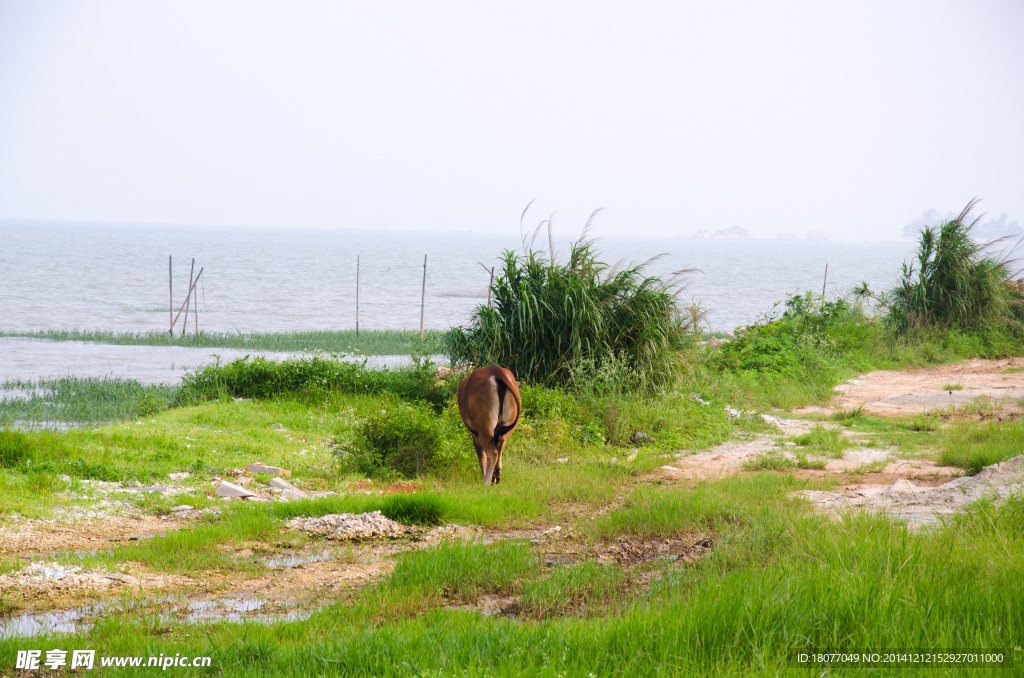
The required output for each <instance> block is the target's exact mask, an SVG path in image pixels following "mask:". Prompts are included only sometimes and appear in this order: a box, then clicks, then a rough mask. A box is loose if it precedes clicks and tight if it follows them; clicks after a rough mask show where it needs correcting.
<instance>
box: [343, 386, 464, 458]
mask: <svg viewBox="0 0 1024 678" xmlns="http://www.w3.org/2000/svg"><path fill="white" fill-rule="evenodd" d="M451 423H452V422H451V421H450V416H449V417H443V416H438V415H437V414H435V413H434V410H433V408H431V407H430V406H429V405H427V404H426V403H423V402H416V401H414V402H406V401H403V400H401V399H400V398H398V397H397V396H394V395H388V396H386V397H384V398H383V399H382V400H381V401H380V408H379V410H375V411H373V412H372V413H371V414H370V415H369V416H368V417H367V418H366V419H365V421H364V422H363V423H362V424H361V425H360V426H359V429H358V433H359V439H358V440H357V441H356V443H355V445H354V448H355V449H353V450H350V451H349V456H350V457H351V462H352V463H353V464H354V466H355V468H354V469H353V470H357V471H359V472H361V473H365V474H367V475H377V476H379V475H382V474H383V475H385V476H386V475H388V473H389V472H391V473H395V474H398V475H399V476H402V477H406V478H411V477H414V476H416V475H419V474H421V473H423V472H424V471H427V470H433V469H438V468H440V467H443V466H445V465H446V464H447V463H449V462H450V461H451V460H452V458H453V456H454V450H452V449H451V448H452V447H453V445H452V444H451V442H452V441H450V440H449V435H450V434H451V433H454V431H453V430H452V428H453V427H452V426H451Z"/></svg>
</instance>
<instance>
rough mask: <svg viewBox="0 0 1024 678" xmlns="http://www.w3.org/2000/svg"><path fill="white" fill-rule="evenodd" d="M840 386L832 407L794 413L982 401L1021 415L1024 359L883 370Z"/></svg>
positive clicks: (916, 410)
mask: <svg viewBox="0 0 1024 678" xmlns="http://www.w3.org/2000/svg"><path fill="white" fill-rule="evenodd" d="M1007 370H1020V371H1019V372H1007ZM950 387H952V388H950ZM958 387H959V388H958ZM836 390H837V391H838V392H839V393H838V394H837V395H836V397H835V398H833V399H832V402H831V403H830V404H829V406H828V407H819V406H811V407H805V408H801V409H797V410H794V411H793V413H794V414H796V415H804V414H830V413H832V412H834V411H835V410H836V409H839V408H844V409H847V410H851V409H853V408H856V407H863V408H864V411H865V412H866V413H869V414H876V415H881V416H885V417H908V416H913V415H916V414H921V413H923V412H934V411H942V410H951V409H953V408H967V409H973V408H978V407H979V405H981V406H982V407H983V408H984V409H986V410H991V411H992V413H993V414H994V415H997V416H1006V415H1007V414H1019V413H1020V412H1021V407H1020V405H1019V404H1018V403H1017V402H1016V401H1017V400H1020V399H1022V398H1024V358H1008V359H1005V360H981V359H976V360H967V361H964V362H961V363H955V364H953V365H941V366H939V367H929V368H925V369H920V370H900V371H894V370H880V371H877V372H869V373H867V374H865V375H862V376H860V377H857V378H856V379H851V380H850V381H849V382H847V383H845V384H841V385H840V386H838V387H837V389H836Z"/></svg>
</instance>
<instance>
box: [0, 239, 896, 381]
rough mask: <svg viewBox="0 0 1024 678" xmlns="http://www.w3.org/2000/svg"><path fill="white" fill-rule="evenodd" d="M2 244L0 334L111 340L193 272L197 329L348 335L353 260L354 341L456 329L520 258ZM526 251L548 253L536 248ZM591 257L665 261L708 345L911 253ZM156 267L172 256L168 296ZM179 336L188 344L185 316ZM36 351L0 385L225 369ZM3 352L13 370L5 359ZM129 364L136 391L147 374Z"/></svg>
mask: <svg viewBox="0 0 1024 678" xmlns="http://www.w3.org/2000/svg"><path fill="white" fill-rule="evenodd" d="M555 235H556V240H555V251H556V256H558V257H559V258H564V257H565V256H566V255H567V253H568V249H569V241H568V237H571V236H575V233H572V234H564V235H563V236H562V237H558V236H559V235H560V234H558V233H556V234H555ZM540 240H543V243H541V242H539V241H540ZM0 243H2V244H0V274H2V275H0V280H2V284H0V307H2V309H3V316H2V318H0V330H8V331H11V330H14V331H28V330H45V329H54V328H64V329H84V330H109V331H117V332H151V331H166V330H167V329H168V327H169V325H170V316H171V313H170V310H171V309H172V308H173V311H174V313H175V314H176V313H177V312H178V309H179V307H180V305H181V303H182V302H183V301H184V300H185V296H186V290H187V288H188V281H189V275H190V271H191V269H192V259H193V258H194V259H195V268H194V272H195V273H196V274H197V273H198V272H199V270H200V268H202V271H203V274H202V277H201V278H199V283H198V285H197V287H196V290H197V293H198V303H199V309H198V310H199V314H198V315H199V317H198V323H199V328H200V329H201V330H205V331H210V332H289V331H301V330H348V329H354V328H355V324H356V277H357V258H358V278H359V326H360V329H364V330H370V329H418V328H419V327H420V319H421V304H422V320H423V325H424V326H425V327H426V328H428V329H444V328H448V327H452V326H454V325H463V324H466V323H468V322H470V320H471V318H472V314H473V310H474V309H475V308H476V307H477V306H478V305H480V304H486V303H487V288H488V283H489V280H490V269H491V268H492V267H493V268H494V269H495V272H496V273H497V274H500V271H501V266H502V256H503V253H504V252H505V251H507V250H508V251H513V252H517V253H522V247H523V245H522V241H521V238H520V235H519V234H518V233H510V234H504V235H494V234H482V233H426V232H417V231H412V230H394V231H390V230H389V231H364V230H341V229H339V230H329V229H323V230H315V229H305V228H277V229H270V228H240V227H239V228H226V227H220V228H201V227H186V226H180V227H171V226H151V225H138V226H132V225H105V224H60V223H16V222H5V223H0ZM536 246H537V247H538V248H540V249H543V251H544V254H545V255H546V254H547V250H548V241H547V238H546V234H544V235H543V237H542V238H539V239H538V242H537V243H536ZM595 246H596V248H597V249H598V251H599V253H600V259H601V260H602V261H605V262H607V263H608V264H610V265H612V264H615V263H617V262H620V261H622V263H623V264H626V265H628V264H630V263H641V262H644V261H646V260H648V259H650V258H651V257H655V256H657V255H662V254H663V255H664V256H662V257H660V258H658V259H656V260H654V261H652V262H650V263H649V264H648V265H647V266H646V271H647V273H649V274H651V275H658V276H662V277H667V276H669V275H670V274H671V273H672V272H673V271H677V270H680V269H695V270H694V271H693V272H691V273H689V274H685V275H684V276H683V278H682V282H683V283H685V288H684V289H682V290H681V291H680V293H679V294H680V299H681V300H682V302H683V304H684V305H690V304H692V303H697V304H699V305H700V306H701V307H702V308H703V309H704V310H705V311H707V317H708V327H707V329H710V330H714V331H731V330H732V329H734V328H735V327H736V326H738V325H745V324H748V323H750V322H753V321H755V320H756V319H757V318H758V317H759V316H760V315H762V314H764V313H766V312H768V311H770V309H771V308H772V305H773V304H774V303H775V302H778V301H780V300H782V299H784V298H785V296H786V295H788V294H791V293H794V292H797V291H805V290H814V291H815V292H816V293H820V292H821V289H822V285H823V283H824V284H826V294H827V295H828V296H830V297H832V296H838V295H842V294H845V293H848V292H849V290H850V288H851V287H852V286H853V285H855V284H860V283H861V282H867V283H868V284H869V286H870V288H871V289H872V290H875V291H880V290H883V289H887V288H889V287H891V286H892V285H893V284H894V283H895V281H896V277H897V275H898V273H899V270H900V265H901V263H902V262H903V261H905V260H906V259H907V258H908V257H909V256H910V255H911V254H912V248H913V244H912V243H854V242H833V241H782V240H695V239H688V238H680V237H663V238H623V237H608V238H603V239H599V240H598V241H597V243H596V245H595ZM168 256H171V257H173V259H172V264H173V270H172V273H173V296H172V292H171V289H170V287H169V280H168ZM424 257H426V276H425V278H424ZM826 264H827V265H828V279H827V282H826V281H825V267H826ZM424 280H425V283H424ZM424 300H425V303H423V302H424ZM181 322H182V320H181V319H179V320H178V325H177V328H178V329H179V331H180V328H181ZM188 322H189V331H190V332H191V331H192V330H193V329H194V323H195V317H194V313H190V314H189V321H188ZM62 343H63V342H62ZM36 346H38V348H34V347H33V345H31V344H26V343H24V342H10V341H7V342H2V343H0V379H9V378H15V377H23V376H25V375H28V374H33V373H34V374H38V375H40V376H41V375H43V374H46V375H49V376H54V375H55V374H66V373H73V372H75V371H76V369H75V367H76V366H80V368H81V369H80V370H77V371H84V372H88V373H89V374H96V373H107V374H114V375H115V376H132V374H131V373H132V371H133V369H135V368H133V367H132V364H133V362H132V361H131V360H130V359H127V358H126V359H124V360H123V361H119V360H115V359H113V356H111V355H108V354H109V353H110V351H111V350H113V351H115V352H117V355H121V356H127V355H130V354H134V355H139V356H143V355H149V356H153V355H159V358H156V360H158V361H163V362H165V363H167V366H170V365H171V364H172V363H175V365H188V366H196V365H197V364H200V363H204V362H210V361H211V360H213V358H212V357H211V355H212V354H213V353H219V354H221V355H224V356H225V357H226V352H225V351H214V350H211V349H191V350H184V349H183V350H178V351H173V350H172V351H170V352H165V351H162V350H161V349H162V348H164V347H148V348H147V349H142V348H141V347H135V348H132V347H106V348H102V349H101V348H99V347H98V346H97V347H96V348H95V349H89V348H87V347H82V346H79V347H77V348H74V349H71V348H70V347H69V348H68V349H67V356H66V359H64V360H61V359H59V358H58V357H57V356H58V354H60V351H61V349H58V348H47V349H43V348H42V347H41V345H39V344H37V345H36ZM166 348H168V349H174V348H176V347H166ZM183 351H184V352H183ZM12 353H17V365H14V364H13V361H12V360H11V359H10V358H5V357H4V355H5V354H8V355H10V354H12ZM93 353H95V355H93ZM164 353H166V355H164ZM171 353H174V356H172V355H171ZM179 354H180V355H179ZM33 355H37V356H38V357H37V358H35V359H34V358H33ZM232 355H233V353H232ZM33 361H34V362H33ZM55 361H56V362H55ZM143 362H145V363H146V367H145V369H146V370H149V372H147V379H146V380H147V381H150V380H152V379H153V377H152V376H151V368H152V367H153V365H152V360H149V361H148V362H147V361H143ZM57 363H60V367H59V368H57V367H54V365H55V364H57ZM105 365H109V366H110V370H109V371H106V372H104V369H103V368H104V366H105ZM140 365H141V363H140ZM65 367H66V368H67V369H66V370H65V369H64V368H65ZM141 369H142V367H140V368H139V369H137V370H135V371H137V372H138V371H139V370H141ZM161 369H162V368H161ZM179 371H180V370H179V369H174V370H173V372H174V373H175V375H176V374H177V373H178V372H179ZM171 378H172V377H171V376H170V375H169V376H168V379H169V380H171Z"/></svg>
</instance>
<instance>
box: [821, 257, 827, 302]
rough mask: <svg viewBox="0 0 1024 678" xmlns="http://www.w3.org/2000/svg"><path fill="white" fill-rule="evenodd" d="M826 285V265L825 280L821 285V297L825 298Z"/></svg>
mask: <svg viewBox="0 0 1024 678" xmlns="http://www.w3.org/2000/svg"><path fill="white" fill-rule="evenodd" d="M827 284H828V264H825V280H823V281H822V283H821V296H822V298H824V297H825V285H827Z"/></svg>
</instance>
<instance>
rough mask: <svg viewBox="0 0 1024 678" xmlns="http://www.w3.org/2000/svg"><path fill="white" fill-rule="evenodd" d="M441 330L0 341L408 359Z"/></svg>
mask: <svg viewBox="0 0 1024 678" xmlns="http://www.w3.org/2000/svg"><path fill="white" fill-rule="evenodd" d="M443 334H444V333H443V332H441V331H440V330H426V331H425V332H424V337H423V340H422V341H421V340H420V333H419V332H418V331H415V330H363V331H361V332H360V333H359V336H358V337H356V333H355V331H353V330H338V331H322V332H314V331H308V332H279V333H266V334H263V333H255V332H254V333H248V334H237V333H235V334H231V333H228V332H225V333H220V332H200V333H199V334H198V335H196V334H186V335H185V336H184V337H182V336H175V337H171V336H170V335H169V334H168V333H167V332H147V333H132V332H104V331H88V330H77V329H76V330H45V331H41V332H15V331H11V330H8V331H0V337H31V338H35V339H51V340H53V341H94V342H97V343H100V344H119V345H125V346H186V347H191V348H237V349H243V350H253V351H289V352H294V351H322V352H324V353H350V354H358V355H409V354H410V353H424V352H426V353H436V352H438V350H439V347H440V340H441V337H442V336H443Z"/></svg>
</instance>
